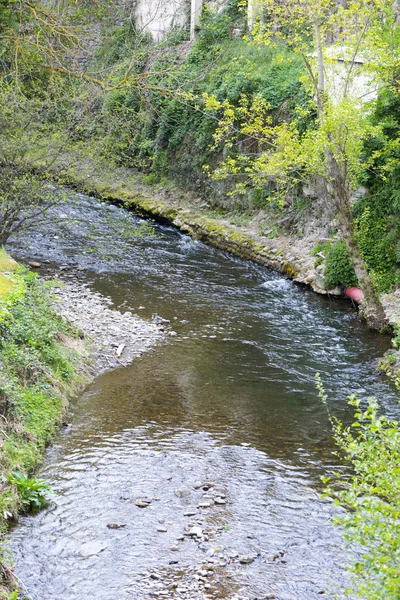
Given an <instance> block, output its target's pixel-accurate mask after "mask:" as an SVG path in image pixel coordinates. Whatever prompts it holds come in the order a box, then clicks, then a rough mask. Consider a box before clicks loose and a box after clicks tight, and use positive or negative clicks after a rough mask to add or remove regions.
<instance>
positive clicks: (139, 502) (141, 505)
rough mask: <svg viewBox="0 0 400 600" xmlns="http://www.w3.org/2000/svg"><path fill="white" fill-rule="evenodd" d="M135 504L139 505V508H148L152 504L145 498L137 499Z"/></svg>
mask: <svg viewBox="0 0 400 600" xmlns="http://www.w3.org/2000/svg"><path fill="white" fill-rule="evenodd" d="M135 504H136V506H138V507H139V508H147V507H148V506H149V505H150V502H147V501H145V500H140V499H139V498H138V499H137V500H135Z"/></svg>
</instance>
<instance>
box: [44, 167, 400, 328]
mask: <svg viewBox="0 0 400 600" xmlns="http://www.w3.org/2000/svg"><path fill="white" fill-rule="evenodd" d="M71 162H73V157H71V156H69V155H66V156H60V158H59V161H58V162H57V163H56V164H54V165H53V166H52V167H51V169H50V170H49V169H48V168H47V167H44V166H43V165H40V164H36V165H35V167H36V168H38V169H39V171H41V172H43V168H44V170H45V172H47V174H48V175H50V176H52V175H53V174H54V172H55V171H56V170H57V169H61V170H62V171H63V173H64V181H63V182H64V183H65V184H68V185H70V186H73V187H74V188H75V189H77V190H78V191H81V192H83V193H87V194H91V195H93V196H95V197H97V198H101V199H104V200H107V201H111V202H114V203H118V204H122V205H124V206H125V207H127V208H129V209H133V210H134V211H136V212H138V213H139V214H142V215H144V216H149V217H153V218H156V219H159V220H161V221H165V222H168V223H171V224H173V225H175V226H176V227H177V228H178V229H179V230H180V231H182V232H184V233H188V234H189V235H191V236H192V237H194V238H196V239H199V240H201V241H203V242H205V243H207V244H210V245H213V246H215V247H217V248H220V249H221V250H226V251H227V252H230V253H232V254H235V255H236V256H239V257H241V258H244V259H247V260H251V261H253V262H256V263H258V264H261V265H264V266H266V267H268V268H270V269H273V270H274V271H278V272H280V273H283V274H284V275H286V276H287V277H288V278H290V279H293V280H294V281H296V282H297V283H299V284H303V285H305V286H307V287H310V288H311V289H312V290H313V291H314V292H316V293H318V294H323V295H332V296H336V297H341V296H343V290H342V289H341V288H335V289H327V288H326V287H325V284H324V264H320V263H321V261H320V260H316V257H315V256H314V254H313V252H314V249H315V247H316V246H317V245H318V244H320V243H321V242H326V241H328V240H329V241H332V239H331V238H328V237H327V236H328V234H329V230H330V227H331V226H332V223H331V222H329V221H326V220H324V219H323V218H321V216H320V215H319V216H314V217H310V219H308V222H307V225H306V226H305V227H304V231H303V232H300V230H299V231H298V232H297V233H294V234H290V233H288V232H285V231H284V230H282V228H281V227H280V226H279V221H277V220H276V219H274V218H273V216H272V215H267V214H264V213H263V211H259V213H254V215H253V216H252V217H251V218H249V219H248V220H246V222H245V223H240V224H238V223H236V222H234V221H235V219H234V215H231V216H229V214H228V215H226V216H224V217H222V216H221V215H216V214H215V212H214V211H212V209H211V207H210V206H208V204H207V202H204V200H203V199H201V198H196V197H193V194H191V193H190V192H186V191H184V190H181V189H176V188H175V187H174V186H172V187H168V186H167V185H165V186H149V185H146V184H144V183H143V176H142V175H141V174H140V173H138V172H136V171H133V170H131V169H126V168H119V169H117V168H112V167H110V166H108V165H107V164H106V163H101V165H100V164H99V165H95V164H93V162H92V161H91V160H90V159H86V161H84V160H80V161H79V164H78V163H76V164H74V167H73V168H69V167H68V166H67V164H70V163H71ZM381 301H382V304H383V307H384V309H385V312H386V315H387V318H388V322H389V323H390V324H396V323H400V290H397V291H396V292H394V293H390V294H382V295H381Z"/></svg>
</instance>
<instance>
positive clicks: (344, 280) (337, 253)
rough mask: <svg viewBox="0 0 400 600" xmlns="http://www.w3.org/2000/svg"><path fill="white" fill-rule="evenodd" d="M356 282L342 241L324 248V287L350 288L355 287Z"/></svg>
mask: <svg viewBox="0 0 400 600" xmlns="http://www.w3.org/2000/svg"><path fill="white" fill-rule="evenodd" d="M357 284H358V280H357V276H356V274H355V272H354V268H353V266H352V264H351V262H350V259H349V255H348V253H347V250H346V244H345V242H344V241H343V240H340V241H338V242H336V244H330V245H328V246H327V247H326V258H325V286H326V288H327V289H333V288H335V287H336V286H343V287H351V286H353V285H357Z"/></svg>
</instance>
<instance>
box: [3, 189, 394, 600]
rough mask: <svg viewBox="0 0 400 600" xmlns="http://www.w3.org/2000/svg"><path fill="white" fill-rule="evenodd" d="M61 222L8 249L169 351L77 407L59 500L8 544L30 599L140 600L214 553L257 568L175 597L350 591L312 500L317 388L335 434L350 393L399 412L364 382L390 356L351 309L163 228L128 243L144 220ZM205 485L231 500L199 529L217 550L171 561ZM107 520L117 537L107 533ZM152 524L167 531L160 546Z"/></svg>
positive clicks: (337, 548) (323, 507)
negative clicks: (155, 577)
mask: <svg viewBox="0 0 400 600" xmlns="http://www.w3.org/2000/svg"><path fill="white" fill-rule="evenodd" d="M82 202H83V206H82ZM58 210H60V209H58ZM62 213H63V219H62V225H61V226H60V225H54V230H53V231H52V232H48V231H47V232H46V233H37V234H35V235H31V236H29V237H26V238H25V239H22V240H19V241H18V242H15V244H14V246H13V248H12V250H13V252H14V254H16V255H18V256H21V257H26V258H29V259H36V260H41V261H43V260H47V261H49V263H50V267H53V266H54V265H56V264H58V265H64V266H66V267H79V268H81V269H84V271H82V272H81V275H80V276H81V277H83V278H85V280H88V281H90V282H91V284H92V285H93V287H95V288H96V289H98V290H99V291H101V292H103V293H105V294H107V295H109V296H111V298H112V299H113V300H114V302H115V304H116V305H117V306H118V307H123V308H125V309H127V310H128V309H129V310H134V311H138V310H139V307H142V306H143V307H144V309H140V312H141V313H142V314H143V315H144V316H151V314H152V313H158V314H160V315H162V316H163V317H165V318H167V319H171V321H172V323H173V327H174V329H175V330H176V331H177V332H178V334H179V335H178V338H177V339H175V340H174V341H173V343H169V344H168V345H166V346H164V347H162V348H158V349H157V350H156V352H154V353H151V354H148V355H146V356H143V357H141V358H140V359H139V360H137V361H136V362H135V363H134V364H133V365H131V366H130V367H126V368H124V369H119V370H116V371H113V372H111V373H108V374H104V375H102V376H101V377H99V378H98V379H97V380H96V381H95V382H94V383H93V384H92V385H91V386H89V388H88V389H87V390H86V392H85V393H84V394H83V395H82V396H81V398H79V400H78V401H77V403H76V405H75V407H74V416H73V419H72V425H71V427H70V429H69V430H68V431H67V432H65V433H63V434H62V435H60V436H59V438H58V440H57V443H56V445H55V446H54V447H53V448H52V449H51V451H50V453H49V456H48V458H47V460H46V463H45V465H44V467H43V468H42V470H41V473H40V475H41V476H43V477H46V478H48V479H49V480H51V481H52V482H53V483H54V486H55V489H56V490H57V492H58V495H57V497H56V498H55V502H54V505H52V507H51V508H50V509H49V510H47V511H44V512H42V513H41V514H40V515H39V516H38V517H36V518H26V519H23V520H22V521H21V523H20V525H19V526H18V527H17V528H16V529H15V531H14V532H13V535H12V536H11V541H12V546H13V548H14V551H15V557H16V563H17V574H18V575H19V576H20V577H21V579H22V581H23V582H24V583H25V585H26V587H27V590H28V591H29V593H30V595H31V597H32V598H35V599H38V600H39V598H40V599H41V600H43V599H44V598H45V599H46V600H56V599H57V600H58V599H60V598H63V600H82V599H84V598H87V597H89V595H93V596H94V597H95V598H96V599H99V600H110V599H114V598H118V599H121V600H124V599H125V598H126V599H127V598H136V599H141V598H143V599H145V598H150V597H153V596H154V594H155V592H157V588H156V589H155V588H154V587H151V586H150V587H149V586H148V585H147V583H145V582H146V581H148V573H149V572H150V571H151V570H152V569H154V568H158V569H159V571H162V573H163V574H164V576H165V578H167V579H168V577H170V576H172V575H171V570H174V569H175V570H181V571H182V573H187V572H188V570H190V569H189V567H190V566H193V565H195V566H198V565H199V564H201V562H202V560H205V558H206V557H209V556H210V552H213V551H214V550H213V549H214V548H215V547H218V552H221V553H222V555H224V556H225V558H226V555H227V553H228V554H229V552H231V553H232V552H239V553H240V554H248V553H252V554H254V555H257V558H256V560H255V561H254V562H253V563H252V564H251V565H246V566H245V565H240V564H238V563H237V561H236V562H235V560H233V559H232V561H229V560H228V564H227V566H226V567H221V569H220V571H221V572H219V573H218V574H217V575H216V577H215V578H214V579H215V581H214V582H213V584H212V585H211V586H210V589H208V590H204V589H203V588H202V591H196V592H193V591H192V592H188V593H187V594H186V595H185V594H184V593H183V592H178V591H176V590H175V588H170V589H169V591H168V594H169V595H168V597H169V598H175V597H177V598H178V597H179V598H181V597H185V598H189V599H190V600H197V599H200V598H208V597H210V598H211V597H213V598H231V597H232V596H233V595H234V593H241V594H243V595H244V596H245V597H246V598H247V597H249V598H255V597H263V596H262V594H264V596H265V594H266V593H274V594H276V597H277V598H279V599H281V600H289V599H291V600H311V599H313V598H320V597H324V596H323V595H321V592H323V591H325V590H326V589H327V588H328V587H329V588H330V589H333V588H334V587H335V585H336V584H337V583H340V582H342V581H343V580H344V575H343V565H344V562H345V556H344V550H343V542H341V540H340V537H339V534H338V532H337V531H335V530H334V529H333V527H332V525H331V524H330V522H329V517H330V515H331V511H332V509H331V507H330V506H329V505H328V504H326V503H324V502H322V501H321V500H320V499H319V489H320V486H319V476H320V475H321V474H323V473H326V472H327V471H329V470H330V469H331V468H332V466H333V465H334V462H335V460H336V459H334V457H333V456H332V450H333V448H332V443H331V436H330V433H329V428H328V421H327V416H326V413H325V410H324V408H323V406H321V403H320V401H319V400H318V399H317V397H316V393H315V386H314V377H315V372H316V371H320V372H321V374H322V378H323V380H324V384H325V386H326V388H327V391H328V393H329V398H330V403H331V409H332V411H333V412H334V413H335V414H337V415H339V416H340V417H341V418H343V419H348V418H350V415H349V413H348V410H347V407H346V402H345V396H346V394H348V393H353V392H357V393H359V394H360V395H362V396H363V397H364V396H366V395H369V394H375V395H376V396H377V397H378V398H379V399H380V400H381V401H382V402H383V404H384V407H385V410H386V412H388V413H389V414H395V413H396V411H397V404H396V395H395V392H394V391H393V389H392V388H391V387H390V385H389V384H388V383H387V382H386V381H385V380H383V379H380V378H379V376H378V375H377V374H376V372H375V368H374V366H375V365H374V362H375V360H376V358H377V357H379V356H380V355H381V354H382V352H383V351H384V350H385V349H386V348H387V347H388V340H387V339H385V338H384V337H382V336H377V335H375V334H372V333H370V332H368V331H367V330H366V329H365V328H364V327H363V326H362V325H361V324H360V323H359V322H358V320H357V318H356V315H355V314H354V313H353V312H352V311H351V310H350V308H349V307H348V305H347V304H344V303H340V302H332V301H329V300H327V299H326V298H320V297H317V296H316V295H314V294H312V293H311V292H308V291H305V290H302V289H300V288H298V287H296V286H295V285H294V284H293V283H291V282H289V281H287V280H285V279H284V278H282V277H280V276H278V275H277V274H274V273H271V272H269V271H268V270H266V269H264V268H262V267H259V266H257V265H254V264H251V263H247V262H245V261H241V260H239V259H236V258H234V257H231V256H228V255H226V254H224V253H221V252H219V251H216V250H214V249H211V248H208V247H206V246H205V245H203V244H201V243H199V242H196V241H194V240H192V239H190V238H189V237H187V236H182V235H181V234H179V233H178V232H177V231H176V230H174V229H173V228H169V227H164V226H159V225H154V226H153V229H154V234H153V235H148V234H147V233H146V232H144V233H145V234H146V235H144V236H143V237H137V236H136V235H134V231H135V230H136V229H137V228H143V224H142V223H143V222H142V220H140V219H138V218H137V217H135V216H134V215H132V214H130V213H127V212H125V211H123V210H122V209H118V208H116V207H110V206H107V205H104V204H100V203H98V202H97V201H96V200H93V199H89V198H87V197H80V196H73V197H72V198H71V204H70V205H69V206H66V207H63V208H62ZM146 227H148V226H146ZM121 232H122V233H121ZM63 273H64V276H68V275H69V273H70V270H69V269H68V268H67V269H65V270H64V271H63ZM334 467H335V469H337V468H338V466H337V465H334ZM197 481H200V482H202V481H211V482H218V484H221V485H223V486H224V489H225V490H226V498H227V499H226V505H222V506H213V507H211V508H210V509H208V510H206V511H202V510H200V513H199V514H198V515H197V516H196V517H194V518H195V519H199V520H200V521H201V522H202V523H203V524H207V525H209V526H210V527H214V528H218V527H220V530H219V532H218V536H217V538H216V539H215V540H212V539H211V540H210V541H209V542H205V543H204V544H203V545H204V548H201V547H200V546H201V545H200V546H199V545H197V544H196V543H195V542H194V541H193V540H188V539H185V541H183V542H179V551H176V550H171V547H172V546H173V545H174V544H175V543H176V538H178V537H179V536H181V535H182V532H183V531H184V527H185V525H187V522H188V521H190V519H188V518H187V517H185V516H184V512H185V509H187V508H188V507H190V506H196V505H197V503H198V502H199V499H201V494H200V496H199V493H200V492H199V491H198V490H197V489H196V482H197ZM182 489H183V490H185V494H184V495H183V496H180V495H177V493H176V492H177V490H182ZM142 496H146V497H150V498H152V499H153V501H152V503H151V505H150V506H149V507H148V508H146V509H145V510H141V509H138V508H137V507H136V506H135V503H134V501H135V499H137V498H139V497H142ZM110 522H111V523H123V524H124V525H125V526H124V527H123V528H121V529H119V530H116V531H111V530H110V529H108V528H107V527H106V526H107V524H109V523H110ZM160 522H162V523H163V524H166V529H167V531H166V532H163V533H160V532H157V526H158V525H159V524H160ZM218 552H217V554H216V556H218ZM225 558H223V559H222V562H223V561H224V560H225ZM171 561H173V566H171V565H170V563H171ZM181 571H179V573H180V572H181ZM146 573H147V575H146ZM179 576H180V575H179ZM213 586H214V587H213ZM241 589H242V590H243V591H242V592H240V590H241ZM238 590H239V591H238ZM161 591H162V590H161ZM159 592H160V590H159ZM188 594H189V595H188ZM190 594H192V595H190ZM203 594H206V595H204V596H203ZM161 596H162V594H161ZM325 597H326V596H325Z"/></svg>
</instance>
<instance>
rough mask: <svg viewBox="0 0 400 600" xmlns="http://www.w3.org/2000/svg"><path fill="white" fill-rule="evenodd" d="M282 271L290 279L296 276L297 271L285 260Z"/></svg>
mask: <svg viewBox="0 0 400 600" xmlns="http://www.w3.org/2000/svg"><path fill="white" fill-rule="evenodd" d="M283 272H284V273H286V275H288V276H289V277H290V278H291V279H294V278H295V277H297V276H298V274H299V272H298V271H297V270H296V269H295V268H294V266H293V265H291V264H290V263H288V262H285V264H284V265H283Z"/></svg>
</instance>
